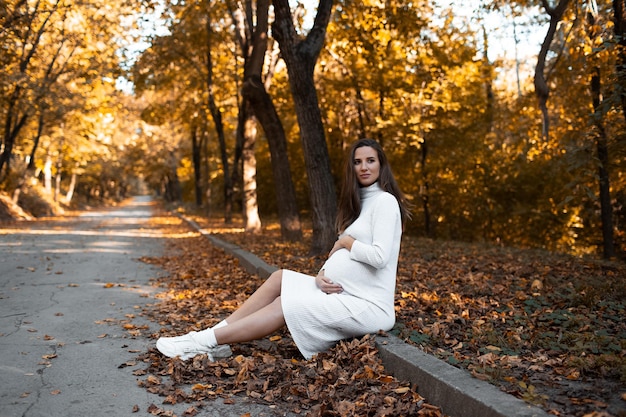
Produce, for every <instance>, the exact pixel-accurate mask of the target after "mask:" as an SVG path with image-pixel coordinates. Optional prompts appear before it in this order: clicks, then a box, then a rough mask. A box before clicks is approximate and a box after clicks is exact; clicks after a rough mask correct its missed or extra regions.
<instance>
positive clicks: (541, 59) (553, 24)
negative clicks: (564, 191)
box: [534, 0, 570, 141]
mask: <svg viewBox="0 0 626 417" xmlns="http://www.w3.org/2000/svg"><path fill="white" fill-rule="evenodd" d="M569 1H570V0H559V3H558V4H557V5H556V7H552V6H550V3H549V1H548V0H541V4H542V5H543V7H544V9H545V10H546V12H547V13H548V15H549V16H550V26H549V27H548V32H547V33H546V37H545V38H544V40H543V43H542V44H541V50H540V51H539V56H538V57H537V66H536V67H535V78H534V82H535V94H536V95H537V100H538V101H539V108H540V109H541V118H542V121H543V129H542V135H543V139H544V140H545V141H547V140H548V139H549V138H550V113H549V112H548V97H549V96H550V88H549V87H548V83H547V81H546V74H545V67H546V57H547V55H548V51H549V50H550V45H551V44H552V40H553V39H554V34H555V33H556V29H557V26H558V24H559V22H560V21H561V19H562V18H563V13H565V10H566V9H567V5H568V3H569Z"/></svg>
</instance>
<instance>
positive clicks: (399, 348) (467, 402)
mask: <svg viewBox="0 0 626 417" xmlns="http://www.w3.org/2000/svg"><path fill="white" fill-rule="evenodd" d="M179 216H180V217H181V218H182V219H183V220H185V221H186V222H188V223H189V224H190V225H191V226H192V227H194V228H195V229H196V230H198V231H199V232H200V233H201V234H202V235H203V236H205V237H206V238H207V239H209V241H210V242H211V243H212V244H213V245H215V246H217V247H219V248H222V249H223V250H224V251H225V252H227V253H229V254H230V255H232V256H234V257H235V258H237V259H238V260H239V262H240V265H241V266H242V267H243V268H244V269H245V270H246V271H247V272H248V273H251V274H256V275H258V276H260V277H261V278H267V277H268V276H269V275H270V274H271V273H272V272H274V271H276V270H277V269H278V268H276V267H275V266H272V265H269V264H267V263H266V262H265V261H263V260H262V259H260V258H259V257H257V256H256V255H254V254H252V253H250V252H247V251H245V250H243V249H242V248H241V247H239V246H237V245H234V244H232V243H229V242H225V241H223V240H221V239H219V238H217V237H215V236H213V235H212V234H211V233H209V232H207V231H206V230H204V229H202V228H201V227H200V226H199V225H198V224H197V223H196V222H195V221H193V220H191V219H189V218H187V217H186V216H183V215H180V214H179ZM376 346H377V348H378V350H379V352H380V356H381V358H382V361H383V365H384V366H385V369H386V370H387V371H389V373H391V374H392V375H393V376H394V377H396V378H398V379H399V380H402V381H409V382H410V383H411V384H414V385H416V386H417V390H418V392H419V393H420V395H422V396H423V397H425V398H426V400H427V401H428V403H430V404H432V405H435V406H438V407H441V409H442V410H443V412H444V413H445V414H446V415H448V416H450V417H549V416H550V415H549V414H548V413H547V412H545V411H544V410H543V409H541V408H539V407H536V406H533V405H530V404H528V403H526V402H524V401H523V400H520V399H519V398H516V397H514V396H512V395H509V394H506V393H505V392H502V391H500V390H499V389H498V388H497V387H495V386H494V385H491V384H489V383H488V382H485V381H481V380H479V379H476V378H474V377H472V376H471V375H470V374H469V373H468V372H467V371H465V370H462V369H459V368H455V367H454V366H452V365H450V364H448V363H446V362H444V361H442V360H441V359H438V358H436V357H434V356H432V355H429V354H427V353H425V352H424V351H422V350H420V349H418V348H417V347H415V346H413V345H409V344H407V343H404V342H403V341H402V340H400V339H399V338H397V337H395V336H391V335H389V336H388V337H377V338H376Z"/></svg>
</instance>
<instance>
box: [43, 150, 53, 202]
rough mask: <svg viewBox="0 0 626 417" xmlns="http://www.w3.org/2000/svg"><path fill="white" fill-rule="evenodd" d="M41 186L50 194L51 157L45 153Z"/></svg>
mask: <svg viewBox="0 0 626 417" xmlns="http://www.w3.org/2000/svg"><path fill="white" fill-rule="evenodd" d="M43 178H44V181H43V187H44V189H45V190H46V193H47V194H48V195H52V158H51V157H50V154H48V155H46V162H45V163H44V166H43Z"/></svg>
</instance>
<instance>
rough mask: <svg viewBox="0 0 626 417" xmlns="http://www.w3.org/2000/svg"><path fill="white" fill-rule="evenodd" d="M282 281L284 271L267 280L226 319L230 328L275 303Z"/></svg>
mask: <svg viewBox="0 0 626 417" xmlns="http://www.w3.org/2000/svg"><path fill="white" fill-rule="evenodd" d="M282 280H283V271H282V270H278V271H275V272H273V273H272V274H271V275H270V276H269V277H268V278H267V279H266V280H265V282H264V283H263V284H262V285H261V286H260V287H259V288H257V290H256V291H255V292H254V293H253V294H252V295H251V296H250V297H249V298H248V299H247V300H246V301H245V302H244V303H243V304H242V305H241V307H239V308H238V309H237V310H235V311H234V312H233V313H232V314H231V315H230V316H228V317H227V318H226V322H227V323H228V325H229V326H230V325H232V324H234V323H235V322H237V321H239V320H241V319H242V318H244V317H247V316H249V315H251V314H254V313H256V312H257V311H259V310H261V309H262V308H264V307H266V306H268V305H270V304H271V303H273V302H274V301H275V300H276V298H278V297H280V287H281V285H282ZM281 315H282V309H281ZM274 330H276V329H274ZM224 343H228V342H224Z"/></svg>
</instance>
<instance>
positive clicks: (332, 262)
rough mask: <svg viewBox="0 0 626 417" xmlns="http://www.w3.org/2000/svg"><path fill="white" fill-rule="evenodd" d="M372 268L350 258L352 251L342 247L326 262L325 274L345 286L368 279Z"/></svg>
mask: <svg viewBox="0 0 626 417" xmlns="http://www.w3.org/2000/svg"><path fill="white" fill-rule="evenodd" d="M372 269H373V267H371V266H369V265H366V264H364V263H362V262H358V261H355V260H353V259H350V252H349V251H348V250H346V249H341V250H338V251H337V252H335V253H333V255H332V256H331V257H330V258H328V260H327V261H326V263H325V264H324V275H326V276H327V277H328V278H330V279H332V280H333V281H335V282H337V283H339V284H341V285H343V286H344V287H345V286H346V285H349V284H351V283H352V284H353V283H355V282H358V281H360V280H364V279H367V278H368V277H369V276H370V275H371V274H372Z"/></svg>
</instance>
